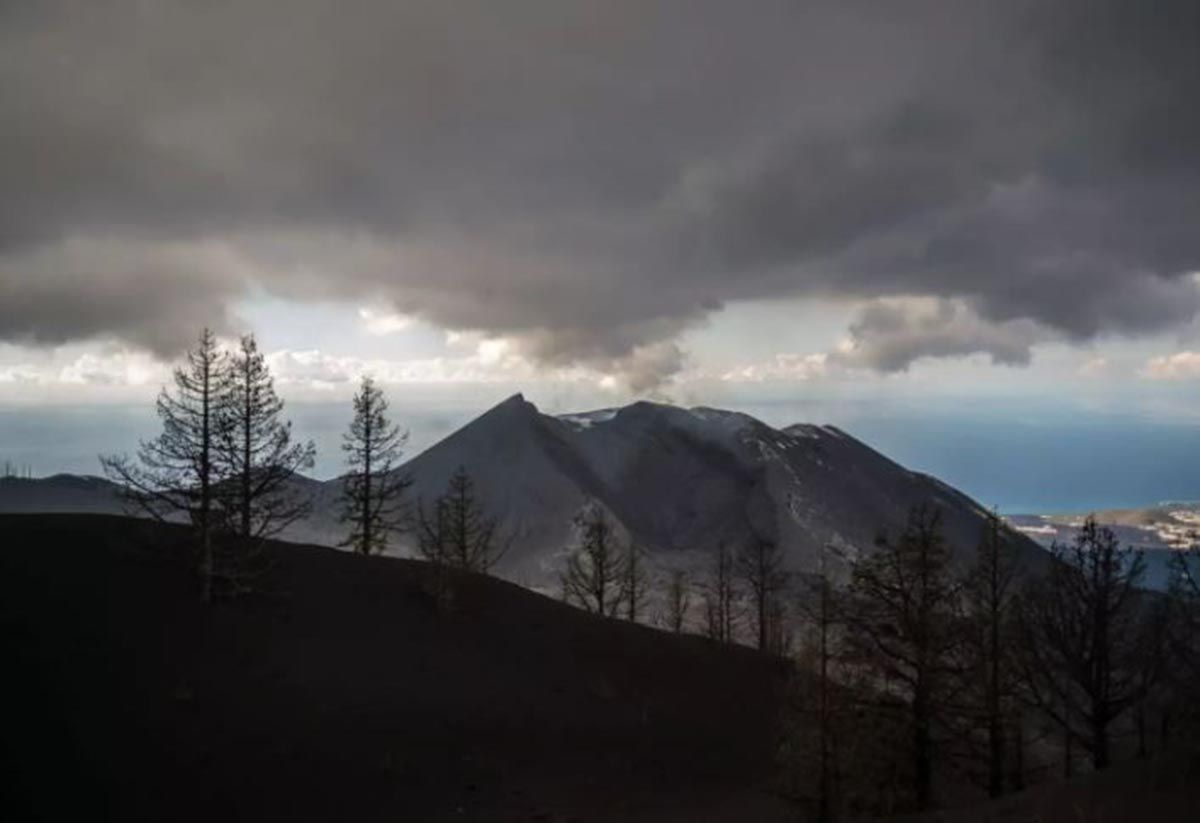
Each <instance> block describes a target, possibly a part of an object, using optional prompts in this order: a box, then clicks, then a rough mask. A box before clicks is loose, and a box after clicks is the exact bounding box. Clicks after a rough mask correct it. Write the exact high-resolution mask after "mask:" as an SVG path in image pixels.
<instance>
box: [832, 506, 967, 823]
mask: <svg viewBox="0 0 1200 823" xmlns="http://www.w3.org/2000/svg"><path fill="white" fill-rule="evenodd" d="M958 601H959V590H958V584H957V582H956V580H955V578H954V576H953V574H952V573H951V569H950V552H949V550H948V549H947V547H946V543H945V540H944V539H943V537H942V531H941V515H940V512H938V510H936V509H933V508H929V507H925V506H918V507H916V508H914V509H913V510H912V511H910V512H909V517H908V524H907V526H906V527H905V529H904V531H903V533H901V534H900V536H899V537H898V538H896V539H889V538H888V537H886V536H885V537H881V538H880V539H879V541H878V543H877V548H876V551H875V552H874V553H873V554H871V555H869V556H868V557H866V558H865V559H862V560H859V561H858V562H856V563H855V564H854V567H853V570H852V574H851V581H850V587H849V602H848V607H847V609H846V610H845V612H844V616H845V619H846V627H847V642H848V643H849V645H850V647H851V650H852V653H853V655H854V657H855V659H856V660H857V661H858V662H859V663H860V664H862V665H864V666H865V667H866V668H867V669H868V670H869V671H871V672H873V673H874V675H875V677H876V679H877V680H878V681H879V682H880V683H882V684H885V685H886V688H887V691H888V693H890V694H891V695H892V696H893V697H894V698H896V699H897V700H898V701H900V702H901V703H902V704H903V706H904V707H905V710H906V712H907V715H908V724H909V726H910V729H911V749H910V754H911V758H912V760H911V763H912V791H913V800H914V802H915V805H916V807H917V809H926V808H928V807H929V805H930V802H931V800H932V791H933V768H934V761H935V754H936V746H937V743H936V739H935V725H936V724H937V723H938V722H939V720H940V719H941V714H940V712H941V707H942V705H944V701H945V700H946V698H947V694H948V692H950V691H951V690H952V683H953V681H954V679H955V677H956V676H957V675H958V673H959V666H958V664H957V656H958V653H959V645H960V640H959V625H958V624H959V615H958V611H957V604H958Z"/></svg>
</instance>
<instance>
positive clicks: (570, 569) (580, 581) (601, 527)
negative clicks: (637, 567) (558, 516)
mask: <svg viewBox="0 0 1200 823" xmlns="http://www.w3.org/2000/svg"><path fill="white" fill-rule="evenodd" d="M575 529H576V534H577V541H578V542H577V543H576V545H575V546H574V547H573V548H572V549H571V551H570V553H569V555H568V556H567V566H566V570H565V571H564V572H563V574H562V581H561V582H562V591H563V599H564V600H565V601H567V602H568V603H574V604H575V605H577V606H579V607H580V608H583V609H585V610H587V611H589V612H593V613H594V614H601V615H605V616H608V617H612V616H615V615H616V613H617V610H618V609H619V608H620V605H621V601H622V597H621V595H622V584H623V582H624V580H625V551H624V550H623V548H622V546H621V540H620V538H619V537H618V536H617V530H616V526H615V524H614V523H613V521H612V520H611V519H609V516H608V514H607V513H606V512H605V511H604V508H603V507H602V506H600V504H598V503H589V504H587V505H586V506H584V508H583V510H582V511H581V512H580V513H579V514H578V515H576V516H575Z"/></svg>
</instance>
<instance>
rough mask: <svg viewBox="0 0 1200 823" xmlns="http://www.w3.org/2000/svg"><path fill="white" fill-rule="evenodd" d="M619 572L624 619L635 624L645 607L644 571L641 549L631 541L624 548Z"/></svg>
mask: <svg viewBox="0 0 1200 823" xmlns="http://www.w3.org/2000/svg"><path fill="white" fill-rule="evenodd" d="M621 572H622V574H621V603H622V604H623V605H624V607H625V619H626V620H628V621H629V622H631V623H636V622H637V621H638V615H639V614H641V613H642V610H643V609H644V608H645V606H646V569H645V564H644V563H643V552H642V549H641V547H640V546H638V545H637V543H634V542H633V541H632V540H631V541H629V543H628V544H627V545H626V546H625V558H624V560H623V561H622V563H621Z"/></svg>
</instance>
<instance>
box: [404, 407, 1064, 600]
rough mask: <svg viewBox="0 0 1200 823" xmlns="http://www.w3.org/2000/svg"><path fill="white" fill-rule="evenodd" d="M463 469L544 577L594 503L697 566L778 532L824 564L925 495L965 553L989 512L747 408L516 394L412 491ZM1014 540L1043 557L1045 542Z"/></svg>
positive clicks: (853, 445) (845, 439) (801, 562)
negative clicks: (603, 403)
mask: <svg viewBox="0 0 1200 823" xmlns="http://www.w3.org/2000/svg"><path fill="white" fill-rule="evenodd" d="M460 465H461V466H464V467H465V468H466V469H467V470H468V471H469V472H470V473H471V475H472V477H473V478H474V479H475V481H476V484H477V487H478V490H479V493H480V497H481V498H482V499H483V500H485V501H487V503H488V505H489V508H490V509H491V511H492V512H493V514H495V515H496V516H498V517H500V518H501V519H502V520H503V521H504V523H505V524H506V527H507V528H508V529H509V530H510V531H512V532H514V533H516V534H518V535H519V539H518V540H517V541H516V542H515V543H514V548H513V550H512V553H511V554H510V555H509V556H507V557H506V558H505V560H504V563H503V565H502V571H503V572H504V573H506V574H508V575H509V576H511V577H514V578H515V579H520V580H524V581H526V582H530V583H533V584H534V585H537V584H544V583H546V582H547V581H550V580H553V579H554V576H555V575H556V573H557V570H558V568H559V567H560V564H561V553H562V551H563V549H564V547H566V546H568V545H569V544H570V542H571V539H572V531H571V518H572V516H573V515H574V514H575V513H576V512H577V511H578V510H579V508H580V507H581V506H582V505H584V503H585V502H586V501H587V500H595V501H598V502H599V503H601V504H602V505H603V506H604V507H605V508H606V509H607V510H608V511H609V512H610V513H611V514H612V515H613V516H614V517H615V518H616V520H617V521H618V522H619V524H620V526H621V527H622V529H623V530H624V532H625V533H626V534H627V536H628V537H630V538H631V539H633V540H636V541H637V542H638V543H639V544H641V545H642V546H644V547H645V548H646V549H647V550H649V551H650V552H651V553H652V554H653V555H655V556H656V559H658V560H659V561H662V562H666V563H668V564H669V563H672V562H679V563H692V562H695V561H696V558H695V557H694V555H695V553H696V552H699V551H701V550H706V549H709V548H711V547H712V546H713V545H714V544H715V543H717V542H718V541H722V540H724V541H727V542H730V543H733V544H738V543H740V542H742V541H744V540H747V539H748V538H749V537H750V536H751V535H755V534H757V535H761V536H763V537H766V538H768V539H772V540H776V541H778V542H779V543H780V545H782V546H783V547H784V549H785V552H786V554H787V559H788V564H789V565H790V566H791V567H792V568H793V569H795V570H800V571H805V570H813V569H815V568H816V567H817V565H818V563H819V557H820V554H821V552H822V551H823V548H824V547H826V546H833V547H835V548H836V550H837V553H838V554H840V555H842V556H848V557H853V556H855V555H857V554H859V553H861V552H864V551H870V550H871V548H872V546H873V544H874V540H875V538H876V536H877V535H878V534H879V533H880V532H881V531H895V530H897V529H899V528H901V527H902V526H903V524H904V520H905V517H906V516H907V513H908V510H909V509H910V507H912V506H915V505H919V504H922V503H930V504H934V505H936V506H938V507H939V508H940V509H941V510H942V512H943V516H944V526H945V533H946V536H947V538H948V540H949V541H950V543H951V544H952V545H953V546H954V548H955V550H956V552H957V556H959V557H961V558H964V559H965V558H968V557H970V556H971V555H972V554H973V552H974V547H975V545H976V544H977V542H978V540H979V537H980V534H981V533H982V529H983V526H984V517H985V515H986V512H985V511H984V510H983V509H982V508H981V507H980V506H979V505H978V504H977V503H975V502H974V501H972V500H971V499H970V498H968V497H967V496H965V495H963V494H962V493H960V492H958V491H956V490H955V489H953V488H951V487H949V486H947V485H946V484H944V483H942V482H940V481H938V480H936V479H935V478H932V477H928V476H926V475H923V474H919V473H916V472H910V471H908V470H906V469H905V468H903V467H902V466H900V465H898V464H896V463H894V462H892V461H891V460H889V459H887V458H886V457H884V456H883V455H881V454H879V453H878V452H876V451H874V450H873V449H871V448H870V447H868V446H866V445H865V444H863V443H861V442H860V441H858V440H856V439H854V438H853V437H851V436H849V435H848V434H846V433H845V432H843V431H841V430H839V429H837V428H834V427H831V426H812V425H795V426H789V427H788V428H786V429H783V430H778V429H774V428H771V427H770V426H767V425H766V424H764V423H762V422H760V421H758V420H756V419H754V418H752V417H750V416H748V415H744V414H740V413H736V412H727V411H720V410H716V409H709V408H695V409H682V408H677V407H674V406H667V405H660V404H655V403H648V402H640V403H634V404H632V405H630V406H626V407H624V408H620V409H607V410H601V411H597V412H590V413H585V414H572V415H562V416H558V417H555V416H551V415H546V414H542V413H540V412H539V411H538V410H537V408H536V407H535V406H534V405H533V404H532V403H529V402H528V401H526V400H525V399H524V398H523V397H522V396H520V395H516V396H514V397H511V398H509V399H508V400H506V401H505V402H503V403H501V404H500V405H498V406H496V407H495V408H493V409H492V410H491V411H489V412H487V413H486V414H484V415H482V416H481V417H479V418H477V419H476V420H475V421H473V422H472V423H470V424H468V425H467V426H465V427H463V428H462V429H461V430H459V431H458V432H456V433H454V434H452V435H450V436H449V437H447V438H446V439H444V440H442V441H441V442H439V443H437V444H436V445H434V446H432V447H430V448H429V449H428V450H426V451H425V452H423V453H422V454H420V455H418V456H417V457H416V458H414V459H413V460H411V461H409V462H408V463H407V464H406V465H405V466H404V468H403V470H404V471H406V472H408V473H409V474H410V476H411V477H412V478H413V480H414V485H413V488H412V494H413V498H414V499H423V500H426V501H428V500H431V499H432V498H433V497H435V496H436V495H437V494H438V493H440V492H441V490H442V489H443V488H444V486H445V484H446V481H447V479H448V478H449V476H450V474H451V473H452V472H453V471H454V469H455V468H456V467H458V466H460ZM1012 539H1013V540H1014V541H1016V543H1017V544H1018V545H1019V547H1020V549H1021V551H1023V552H1026V553H1027V554H1028V556H1029V558H1030V559H1031V562H1038V559H1039V558H1040V556H1041V555H1042V552H1041V551H1040V550H1039V549H1037V547H1036V545H1035V544H1034V543H1033V542H1032V541H1030V540H1028V539H1027V538H1025V537H1023V536H1019V535H1014V536H1013V538H1012Z"/></svg>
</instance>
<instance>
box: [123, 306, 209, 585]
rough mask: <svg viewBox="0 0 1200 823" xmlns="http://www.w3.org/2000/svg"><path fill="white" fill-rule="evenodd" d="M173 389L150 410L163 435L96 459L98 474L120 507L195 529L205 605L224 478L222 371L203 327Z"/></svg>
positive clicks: (175, 374)
mask: <svg viewBox="0 0 1200 823" xmlns="http://www.w3.org/2000/svg"><path fill="white" fill-rule="evenodd" d="M173 382H174V391H173V392H171V391H168V390H167V389H165V388H164V389H163V390H162V391H161V392H160V393H159V395H158V402H157V405H156V410H157V412H158V418H159V420H160V421H161V423H162V432H161V433H160V434H159V435H158V437H156V438H154V439H153V440H144V441H142V443H141V444H140V445H139V447H138V452H137V458H136V460H134V459H130V458H129V457H127V456H125V455H119V456H118V455H107V456H102V457H101V458H100V462H101V464H102V465H103V467H104V472H105V474H106V475H108V477H109V478H110V479H111V480H113V481H114V482H116V483H117V484H119V485H120V486H121V488H122V493H123V494H124V496H125V499H126V502H127V505H129V506H131V507H133V508H135V509H137V510H139V511H141V512H143V513H145V514H147V515H149V516H151V517H154V518H156V519H160V520H165V519H176V518H179V517H181V516H182V517H184V518H186V519H187V520H188V521H189V522H190V523H191V524H192V526H193V528H194V529H195V531H196V538H197V543H198V546H199V563H198V565H199V569H200V577H201V582H202V587H203V597H204V599H205V601H209V600H212V597H213V594H214V591H213V582H214V578H215V576H216V568H215V561H214V548H213V540H214V533H215V531H216V530H217V527H218V525H219V520H220V517H221V511H220V508H219V500H218V496H217V490H218V487H219V485H220V483H221V482H222V481H223V480H224V476H223V475H222V473H221V470H222V466H221V461H220V460H219V455H218V444H219V443H220V441H221V437H222V429H221V427H222V425H223V417H222V415H221V413H220V412H221V402H222V398H223V397H225V396H226V392H227V386H228V382H229V369H228V361H227V359H226V356H225V355H224V354H223V353H222V352H221V350H220V349H219V348H218V346H217V339H216V336H215V335H214V334H213V333H212V332H211V331H210V330H208V329H205V330H204V331H203V332H202V333H201V334H200V338H199V340H198V342H197V345H196V348H194V349H192V350H191V351H189V352H188V353H187V361H186V363H185V365H183V366H181V367H179V368H176V369H175V372H174V376H173Z"/></svg>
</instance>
